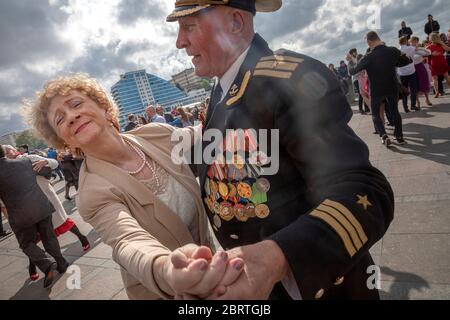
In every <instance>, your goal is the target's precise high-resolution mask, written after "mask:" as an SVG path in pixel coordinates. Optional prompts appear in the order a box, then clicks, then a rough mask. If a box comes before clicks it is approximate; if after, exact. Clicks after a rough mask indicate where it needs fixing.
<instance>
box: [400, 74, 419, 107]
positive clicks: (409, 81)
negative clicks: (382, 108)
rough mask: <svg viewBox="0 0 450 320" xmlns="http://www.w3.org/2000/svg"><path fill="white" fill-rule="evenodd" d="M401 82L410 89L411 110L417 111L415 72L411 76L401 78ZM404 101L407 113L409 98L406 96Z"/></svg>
mask: <svg viewBox="0 0 450 320" xmlns="http://www.w3.org/2000/svg"><path fill="white" fill-rule="evenodd" d="M400 81H401V83H402V85H403V86H404V87H406V88H409V92H410V96H411V109H415V108H416V107H417V106H416V103H417V74H416V73H415V72H414V73H413V74H411V75H409V76H400ZM402 100H403V109H405V112H407V111H408V97H407V96H404V97H403V98H402Z"/></svg>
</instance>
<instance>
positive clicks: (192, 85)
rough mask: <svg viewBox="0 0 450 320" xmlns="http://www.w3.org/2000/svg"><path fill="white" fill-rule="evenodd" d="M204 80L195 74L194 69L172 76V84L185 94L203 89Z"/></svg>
mask: <svg viewBox="0 0 450 320" xmlns="http://www.w3.org/2000/svg"><path fill="white" fill-rule="evenodd" d="M204 80H205V78H201V77H199V76H197V75H196V74H195V69H194V68H190V69H186V70H184V71H182V72H180V73H177V74H175V75H173V76H172V83H173V84H175V85H176V86H177V87H178V88H180V89H182V90H184V91H185V92H189V91H192V90H198V89H201V88H204V84H203V83H204ZM207 81H209V80H207ZM206 89H208V88H206Z"/></svg>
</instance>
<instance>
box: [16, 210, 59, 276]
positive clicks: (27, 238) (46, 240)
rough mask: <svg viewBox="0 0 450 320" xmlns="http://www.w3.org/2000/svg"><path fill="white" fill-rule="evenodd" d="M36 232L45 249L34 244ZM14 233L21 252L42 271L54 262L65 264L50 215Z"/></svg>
mask: <svg viewBox="0 0 450 320" xmlns="http://www.w3.org/2000/svg"><path fill="white" fill-rule="evenodd" d="M38 233H39V235H40V238H41V241H42V244H43V245H44V248H45V251H44V250H42V249H41V248H40V247H39V246H38V245H37V244H36V239H37V234H38ZM15 234H16V238H17V241H18V242H19V246H20V249H22V251H23V253H25V254H26V255H27V257H28V258H29V259H30V261H31V262H32V263H33V264H35V265H36V266H37V267H38V268H39V269H40V270H41V271H42V272H44V273H45V272H46V271H47V270H48V269H49V267H50V266H51V265H52V263H54V262H56V263H57V264H58V265H64V264H66V259H64V257H63V256H62V254H61V248H60V247H59V242H58V239H57V238H56V235H55V232H54V230H53V224H52V217H51V216H49V217H48V218H45V219H43V220H41V221H39V222H38V223H36V224H34V225H32V226H31V227H28V228H25V229H22V230H20V231H17V232H15ZM46 252H47V253H48V254H47V253H46ZM49 255H50V256H51V257H50V256H49ZM52 257H53V258H52Z"/></svg>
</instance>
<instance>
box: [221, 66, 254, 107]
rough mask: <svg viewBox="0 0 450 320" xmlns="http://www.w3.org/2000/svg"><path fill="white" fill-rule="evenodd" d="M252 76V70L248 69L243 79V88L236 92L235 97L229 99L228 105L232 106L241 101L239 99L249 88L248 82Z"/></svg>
mask: <svg viewBox="0 0 450 320" xmlns="http://www.w3.org/2000/svg"><path fill="white" fill-rule="evenodd" d="M251 76H252V73H251V71H247V72H246V73H245V76H244V79H243V80H242V84H241V88H240V89H239V92H238V93H237V94H236V96H235V97H233V98H231V99H230V100H228V101H227V106H231V105H232V104H233V103H235V102H237V101H239V99H241V98H242V96H243V95H244V93H245V90H247V86H248V82H249V81H250V78H251Z"/></svg>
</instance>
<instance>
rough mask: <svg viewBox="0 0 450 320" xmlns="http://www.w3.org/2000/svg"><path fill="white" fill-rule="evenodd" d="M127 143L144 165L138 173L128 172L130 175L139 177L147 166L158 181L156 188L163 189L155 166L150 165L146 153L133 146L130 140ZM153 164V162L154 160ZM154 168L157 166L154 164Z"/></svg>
mask: <svg viewBox="0 0 450 320" xmlns="http://www.w3.org/2000/svg"><path fill="white" fill-rule="evenodd" d="M125 142H126V143H127V144H128V145H129V146H130V147H131V148H132V149H133V150H134V151H135V152H136V154H137V155H138V156H139V158H141V160H142V164H141V165H140V166H139V168H138V169H137V170H136V171H127V173H128V174H130V175H132V176H134V175H137V174H138V173H140V172H141V171H142V170H143V169H144V167H145V166H146V165H147V167H148V168H149V169H150V171H151V172H152V174H153V177H154V178H155V181H156V187H157V188H158V189H159V188H161V183H160V181H159V178H158V175H157V174H156V168H154V167H153V166H151V165H150V163H149V162H148V161H147V157H146V155H145V153H144V151H142V150H141V149H139V148H138V147H136V146H135V145H133V144H132V143H131V142H129V141H128V140H125ZM152 162H153V160H152ZM154 166H155V167H156V165H155V164H154Z"/></svg>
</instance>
